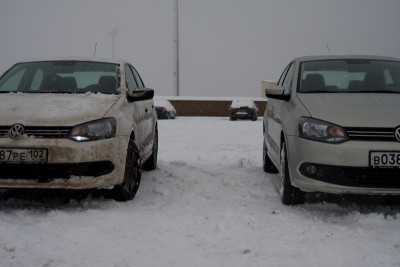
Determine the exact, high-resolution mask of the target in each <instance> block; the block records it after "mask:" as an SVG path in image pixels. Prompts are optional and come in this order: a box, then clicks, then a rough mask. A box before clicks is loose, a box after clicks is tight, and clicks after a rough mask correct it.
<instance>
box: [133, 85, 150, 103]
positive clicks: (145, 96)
mask: <svg viewBox="0 0 400 267" xmlns="http://www.w3.org/2000/svg"><path fill="white" fill-rule="evenodd" d="M153 97H154V90H153V89H148V88H146V89H141V90H136V91H134V90H132V89H129V90H128V92H127V98H128V101H130V102H136V101H143V100H150V99H153Z"/></svg>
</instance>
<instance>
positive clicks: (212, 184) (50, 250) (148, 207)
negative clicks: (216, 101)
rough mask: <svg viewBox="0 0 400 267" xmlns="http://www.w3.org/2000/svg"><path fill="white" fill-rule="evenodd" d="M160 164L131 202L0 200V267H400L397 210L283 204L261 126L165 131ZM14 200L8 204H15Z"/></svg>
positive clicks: (174, 124)
mask: <svg viewBox="0 0 400 267" xmlns="http://www.w3.org/2000/svg"><path fill="white" fill-rule="evenodd" d="M159 138H160V140H159V143H160V148H159V165H158V168H157V169H156V170H155V171H151V172H144V173H143V177H142V184H141V187H140V188H139V192H138V194H137V196H136V198H135V199H134V200H133V201H130V202H126V203H118V202H115V201H113V200H110V199H104V198H103V197H102V196H101V195H100V194H99V195H98V194H94V193H93V194H91V195H89V196H88V197H86V198H84V199H83V200H79V201H78V200H72V201H70V202H68V203H62V201H60V198H57V197H52V196H49V197H36V198H32V197H29V196H28V195H27V194H26V193H22V194H19V195H18V194H11V193H9V195H7V194H6V193H3V194H2V198H3V200H2V202H1V204H0V265H1V266H88V267H89V266H104V267H111V266H115V267H117V266H118V267H121V266H122V267H125V266H182V267H183V266H185V267H186V266H215V267H217V266H218V267H219V266H229V267H230V266H307V267H309V266H335V267H337V266H363V267H364V266H397V265H399V264H400V220H399V219H398V217H399V214H400V209H399V207H398V206H383V205H381V204H379V203H368V204H362V203H361V204H360V203H351V204H344V203H337V204H335V203H326V202H323V203H314V204H310V203H309V204H305V205H302V206H296V207H286V206H283V205H281V204H280V201H279V198H278V195H277V193H276V191H275V189H274V188H273V186H272V183H271V182H270V180H269V179H268V175H267V174H265V173H264V172H263V171H262V121H261V119H259V120H258V121H256V122H252V121H234V122H233V121H229V118H198V117H190V118H189V117H180V118H178V119H176V120H168V121H159ZM10 194H11V195H10Z"/></svg>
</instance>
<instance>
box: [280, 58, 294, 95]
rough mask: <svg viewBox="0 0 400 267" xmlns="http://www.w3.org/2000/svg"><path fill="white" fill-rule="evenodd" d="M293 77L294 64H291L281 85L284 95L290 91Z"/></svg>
mask: <svg viewBox="0 0 400 267" xmlns="http://www.w3.org/2000/svg"><path fill="white" fill-rule="evenodd" d="M293 75H294V64H293V63H292V64H291V65H290V67H289V69H288V72H287V74H286V77H285V79H284V80H283V84H282V86H283V88H285V95H288V94H290V89H291V88H290V87H291V85H292V80H293Z"/></svg>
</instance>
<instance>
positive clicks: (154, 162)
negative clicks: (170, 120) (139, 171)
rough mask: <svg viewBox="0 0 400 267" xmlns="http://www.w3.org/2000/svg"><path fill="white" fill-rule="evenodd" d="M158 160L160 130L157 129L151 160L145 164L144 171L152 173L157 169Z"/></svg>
mask: <svg viewBox="0 0 400 267" xmlns="http://www.w3.org/2000/svg"><path fill="white" fill-rule="evenodd" d="M157 158H158V129H157V128H156V129H155V133H154V138H153V148H152V153H151V156H150V158H149V159H148V160H147V161H146V162H145V163H144V164H143V170H147V171H151V170H155V169H156V168H157Z"/></svg>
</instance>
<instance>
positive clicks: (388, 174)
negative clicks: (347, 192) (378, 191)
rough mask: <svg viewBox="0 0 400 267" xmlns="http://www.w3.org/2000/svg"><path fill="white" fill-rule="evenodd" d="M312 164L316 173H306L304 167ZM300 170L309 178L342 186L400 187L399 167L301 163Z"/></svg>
mask: <svg viewBox="0 0 400 267" xmlns="http://www.w3.org/2000/svg"><path fill="white" fill-rule="evenodd" d="M308 165H314V166H316V167H317V169H318V173H317V174H316V175H313V176H310V175H307V172H306V170H305V168H306V167H307V166H308ZM300 172H301V173H302V174H303V175H304V176H307V177H309V178H312V179H315V180H318V181H322V182H326V183H330V184H336V185H343V186H352V187H365V188H390V189H400V168H370V167H342V166H332V165H321V164H311V163H303V164H302V165H301V166H300Z"/></svg>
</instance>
